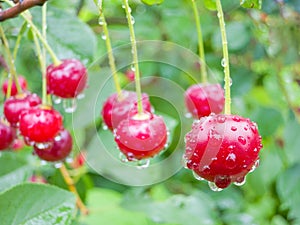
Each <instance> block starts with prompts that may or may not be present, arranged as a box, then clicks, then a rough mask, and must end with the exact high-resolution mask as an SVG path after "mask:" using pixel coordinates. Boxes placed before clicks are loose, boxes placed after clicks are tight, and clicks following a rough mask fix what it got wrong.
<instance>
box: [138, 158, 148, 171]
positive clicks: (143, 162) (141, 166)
mask: <svg viewBox="0 0 300 225" xmlns="http://www.w3.org/2000/svg"><path fill="white" fill-rule="evenodd" d="M149 166H150V159H142V160H139V161H138V162H137V168H138V169H146V168H148V167H149Z"/></svg>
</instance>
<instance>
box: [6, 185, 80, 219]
mask: <svg viewBox="0 0 300 225" xmlns="http://www.w3.org/2000/svg"><path fill="white" fill-rule="evenodd" d="M74 209H75V196H74V195H73V194H71V193H70V192H67V191H64V190H61V189H59V188H57V187H54V186H50V185H41V184H22V185H18V186H15V187H14V188H12V189H10V190H8V191H6V192H3V193H2V194H1V195H0V218H1V224H3V225H21V224H24V225H41V224H43V225H53V224H55V225H67V224H70V223H71V217H72V215H73V213H74Z"/></svg>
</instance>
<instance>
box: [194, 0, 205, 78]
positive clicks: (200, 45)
mask: <svg viewBox="0 0 300 225" xmlns="http://www.w3.org/2000/svg"><path fill="white" fill-rule="evenodd" d="M191 1H192V5H193V11H194V17H195V22H196V29H197V35H198V48H199V57H200V69H201V79H202V82H203V83H207V70H206V60H205V52H204V44H203V35H202V30H201V23H200V17H199V13H198V8H197V4H196V1H195V0H191Z"/></svg>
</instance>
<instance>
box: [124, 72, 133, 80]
mask: <svg viewBox="0 0 300 225" xmlns="http://www.w3.org/2000/svg"><path fill="white" fill-rule="evenodd" d="M125 76H126V77H127V79H128V80H129V81H134V79H135V72H134V71H133V70H127V71H126V72H125Z"/></svg>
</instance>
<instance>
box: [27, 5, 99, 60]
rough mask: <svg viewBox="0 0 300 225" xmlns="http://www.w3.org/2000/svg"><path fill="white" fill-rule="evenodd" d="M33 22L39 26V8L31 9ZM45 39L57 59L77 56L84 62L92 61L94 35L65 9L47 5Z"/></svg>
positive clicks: (94, 45) (94, 44)
mask: <svg viewBox="0 0 300 225" xmlns="http://www.w3.org/2000/svg"><path fill="white" fill-rule="evenodd" d="M32 14H33V18H34V22H35V24H37V26H39V27H41V18H42V17H41V10H40V8H35V9H33V10H32ZM47 41H48V43H49V45H50V46H51V48H52V49H53V51H54V52H55V53H56V55H57V56H58V58H59V59H66V58H77V59H80V60H81V61H82V62H83V63H84V64H88V63H89V62H92V61H93V59H94V55H95V49H96V36H95V34H94V33H93V31H92V30H91V29H90V27H89V26H87V24H85V23H83V22H82V21H81V20H79V19H78V18H77V17H76V16H74V15H72V14H70V13H69V12H67V11H65V10H61V9H58V8H54V7H48V10H47Z"/></svg>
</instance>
